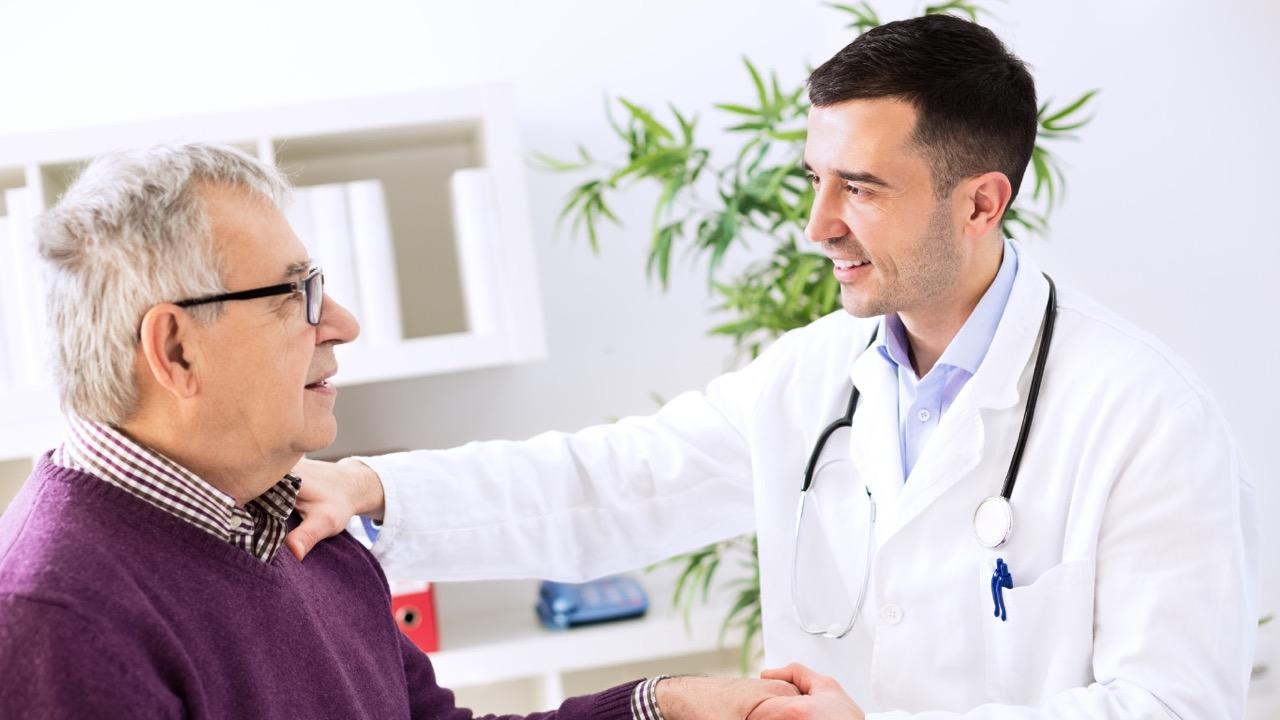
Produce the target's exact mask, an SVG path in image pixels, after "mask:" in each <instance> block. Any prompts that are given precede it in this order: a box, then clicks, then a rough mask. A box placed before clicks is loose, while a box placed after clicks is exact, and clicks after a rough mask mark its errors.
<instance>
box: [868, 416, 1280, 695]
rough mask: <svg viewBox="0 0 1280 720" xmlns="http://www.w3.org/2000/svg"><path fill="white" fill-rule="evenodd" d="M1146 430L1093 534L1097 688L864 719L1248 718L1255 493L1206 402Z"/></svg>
mask: <svg viewBox="0 0 1280 720" xmlns="http://www.w3.org/2000/svg"><path fill="white" fill-rule="evenodd" d="M1149 430H1150V432H1149V433H1148V434H1147V436H1146V440H1145V442H1143V443H1141V444H1140V446H1139V447H1138V449H1137V451H1136V452H1135V453H1134V456H1133V457H1132V459H1131V461H1130V462H1129V464H1128V467H1127V469H1126V470H1125V472H1123V473H1122V474H1121V476H1120V477H1119V478H1118V479H1117V480H1116V482H1115V484H1114V486H1113V488H1112V489H1111V494H1110V497H1109V499H1108V500H1107V504H1106V511H1105V514H1104V516H1103V524H1102V526H1101V533H1100V537H1099V538H1098V551H1097V575H1096V591H1095V598H1094V603H1095V608H1094V612H1095V614H1094V618H1095V620H1094V635H1093V676H1094V678H1095V682H1094V683H1093V684H1091V685H1089V686H1087V687H1080V688H1073V689H1069V690H1066V691H1063V692H1061V693H1058V694H1057V695H1054V696H1052V697H1050V698H1046V699H1045V700H1044V701H1043V702H1042V703H1041V704H1040V705H1037V706H1013V705H999V704H989V705H982V706H979V707H977V708H974V709H972V710H970V711H969V712H964V713H953V712H884V713H870V714H868V715H867V718H868V720H957V719H960V718H963V719H965V720H977V719H979V718H982V719H990V720H1050V719H1052V720H1068V719H1070V720H1090V719H1092V720H1102V719H1104V718H1105V719H1107V720H1120V719H1122V718H1124V719H1130V718H1133V719H1137V718H1143V719H1144V720H1146V719H1148V718H1160V719H1165V718H1176V719H1178V720H1202V719H1204V720H1207V719H1208V718H1224V719H1226V718H1241V717H1243V716H1244V705H1245V698H1246V696H1247V694H1248V688H1249V677H1250V670H1251V665H1252V662H1253V649H1254V641H1255V636H1256V633H1257V623H1258V610H1257V597H1256V594H1257V570H1258V558H1257V552H1258V535H1257V516H1256V513H1257V507H1256V499H1255V494H1256V493H1255V490H1254V487H1253V486H1252V485H1251V484H1250V483H1249V481H1248V480H1247V479H1246V478H1245V477H1244V473H1243V469H1242V467H1241V464H1240V460H1239V457H1238V454H1237V452H1236V450H1235V448H1234V445H1233V442H1232V440H1231V437H1230V433H1229V431H1228V430H1227V428H1226V426H1225V423H1224V422H1223V420H1222V418H1221V416H1220V415H1219V413H1218V412H1217V411H1216V410H1215V409H1213V406H1212V401H1210V400H1209V399H1207V398H1203V397H1197V398H1195V399H1192V400H1190V401H1188V402H1185V403H1183V404H1182V405H1181V406H1179V407H1178V408H1177V409H1176V410H1174V411H1172V412H1171V413H1168V414H1166V415H1165V417H1164V418H1163V419H1162V420H1161V421H1160V422H1159V423H1157V425H1156V426H1154V427H1152V428H1150V429H1149ZM922 682H927V680H922ZM854 700H855V701H856V700H857V698H854Z"/></svg>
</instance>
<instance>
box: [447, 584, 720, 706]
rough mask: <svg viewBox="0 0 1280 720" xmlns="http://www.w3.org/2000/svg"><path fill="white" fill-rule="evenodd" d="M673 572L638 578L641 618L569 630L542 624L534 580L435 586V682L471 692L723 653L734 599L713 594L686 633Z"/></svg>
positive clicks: (536, 585)
mask: <svg viewBox="0 0 1280 720" xmlns="http://www.w3.org/2000/svg"><path fill="white" fill-rule="evenodd" d="M668 570H669V569H664V570H661V571H658V572H654V573H635V574H634V575H635V576H636V577H638V578H639V579H640V581H641V583H642V584H643V585H644V586H645V590H646V591H647V592H648V593H649V612H648V613H647V614H646V615H645V616H644V617H642V618H637V619H633V620H623V621H620V622H614V623H607V624H602V625H593V626H587V627H582V628H574V629H572V630H567V631H556V630H548V629H546V628H544V627H542V626H541V625H540V624H539V623H538V619H537V616H536V614H535V613H534V605H535V603H536V602H537V593H538V583H537V581H535V580H520V581H501V582H496V581H495V582H477V583H442V584H437V585H436V586H435V594H436V612H437V619H438V622H439V627H440V647H441V649H440V650H439V651H438V652H434V653H431V662H432V664H433V665H434V666H435V671H436V676H437V677H438V678H439V680H440V684H441V685H442V686H444V687H468V686H474V685H485V684H490V683H497V682H503V681H508V680H515V679H520V678H530V677H538V676H545V675H548V674H558V673H565V672H573V671H575V670H585V669H588V668H595V667H601V666H609V665H622V664H626V663H632V662H640V661H645V660H655V659H660V658H664V657H676V656H681V655H692V654H696V653H703V652H711V651H714V650H717V649H720V648H721V646H720V645H719V643H718V640H719V637H718V636H719V633H720V624H721V622H722V621H723V620H724V617H725V615H726V613H727V612H728V610H729V607H730V603H731V600H732V598H730V597H729V595H728V593H726V592H721V593H718V594H717V593H716V592H715V590H713V591H712V595H711V600H710V602H709V603H707V604H706V605H699V606H698V607H697V608H695V609H694V610H693V612H692V613H690V622H689V627H688V630H686V627H685V622H684V618H683V616H682V615H681V613H679V612H678V611H676V610H674V609H672V607H671V590H672V588H673V587H674V573H673V572H670V571H668ZM726 579H728V578H718V579H717V583H716V584H717V585H720V584H721V583H722V582H724V581H725V580H726ZM734 637H735V636H734V635H733V634H732V633H731V634H730V635H729V637H728V638H727V641H732V640H733V639H734Z"/></svg>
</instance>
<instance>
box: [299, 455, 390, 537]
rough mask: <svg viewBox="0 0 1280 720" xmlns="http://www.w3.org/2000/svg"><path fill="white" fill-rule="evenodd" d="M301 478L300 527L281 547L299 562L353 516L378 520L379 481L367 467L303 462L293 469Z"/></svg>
mask: <svg viewBox="0 0 1280 720" xmlns="http://www.w3.org/2000/svg"><path fill="white" fill-rule="evenodd" d="M293 473H294V474H295V475H297V476H298V477H300V478H302V486H301V487H300V488H299V489H298V504H297V509H298V513H299V514H300V515H302V524H300V525H298V527H296V528H294V529H293V530H291V531H290V532H289V534H288V535H286V536H285V539H284V544H285V545H286V546H287V547H288V548H289V551H290V552H292V553H293V555H294V557H296V558H298V560H302V559H303V558H304V557H306V555H307V553H309V552H311V548H314V547H315V546H316V544H317V543H319V542H320V541H321V540H324V539H325V538H328V537H332V536H334V535H337V534H338V533H340V532H342V531H343V530H344V529H346V527H347V523H349V522H351V518H353V517H355V516H356V515H367V516H369V517H371V518H373V519H374V520H379V519H381V518H382V512H383V494H382V481H381V480H380V479H379V478H378V474H377V473H376V472H374V471H373V470H372V469H371V468H370V467H369V466H368V465H365V464H364V463H362V462H360V461H359V460H355V459H352V458H345V459H342V460H339V461H338V462H336V463H332V462H322V461H320V460H307V459H303V460H302V461H300V462H299V463H298V464H297V465H296V466H294V468H293Z"/></svg>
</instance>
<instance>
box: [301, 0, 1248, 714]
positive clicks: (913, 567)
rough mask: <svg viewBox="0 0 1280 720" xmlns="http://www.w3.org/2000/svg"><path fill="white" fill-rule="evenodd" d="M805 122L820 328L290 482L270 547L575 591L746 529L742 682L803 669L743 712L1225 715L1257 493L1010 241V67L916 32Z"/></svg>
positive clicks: (1020, 137)
mask: <svg viewBox="0 0 1280 720" xmlns="http://www.w3.org/2000/svg"><path fill="white" fill-rule="evenodd" d="M809 97H810V100H811V101H812V104H813V109H812V110H811V112H810V114H809V119H808V140H807V144H806V147H805V155H804V159H805V166H806V168H807V170H808V172H809V175H810V179H811V181H812V183H813V185H814V188H815V190H816V199H815V201H814V205H813V210H812V217H811V218H810V221H809V225H808V229H807V235H808V239H809V240H810V241H812V242H813V247H814V248H815V249H816V250H820V251H821V252H822V253H824V254H825V255H827V256H828V257H830V258H831V261H832V272H834V273H835V274H836V277H837V278H838V279H839V281H840V284H841V299H842V303H843V306H844V311H843V312H837V313H833V314H832V315H830V316H827V317H825V318H822V319H821V320H818V321H817V322H815V323H813V324H811V325H809V326H807V327H804V328H801V329H798V330H795V331H793V332H790V333H787V334H786V335H785V336H783V337H782V338H780V339H779V340H778V341H777V342H775V343H774V344H773V345H772V346H771V347H770V348H769V349H768V350H766V351H765V352H764V353H763V354H761V356H760V357H759V358H758V359H756V360H755V361H754V362H752V363H751V364H750V365H749V366H747V367H746V368H744V369H743V370H740V371H738V372H733V373H729V374H727V375H724V376H722V377H719V378H717V379H715V380H713V381H712V382H711V383H710V384H709V385H708V386H707V388H706V389H705V390H704V391H702V392H689V393H686V394H683V395H681V396H679V397H677V398H675V399H674V400H672V401H671V402H670V403H668V404H667V405H666V406H665V407H663V408H662V409H661V410H660V411H658V412H657V413H656V414H654V415H652V416H649V417H638V418H627V419H624V420H621V421H619V422H617V423H615V424H613V425H608V426H601V427H593V428H588V429H585V430H582V431H580V432H577V433H573V434H564V433H547V434H543V435H539V436H537V437H535V438H533V439H531V440H528V441H525V442H485V443H471V444H469V445H466V446H464V447H460V448H455V449H452V450H442V451H418V452H410V453H401V454H395V455H387V456H383V457H376V458H360V459H348V460H345V461H342V462H340V463H338V464H337V465H327V464H321V463H306V464H304V465H303V466H301V467H300V468H299V471H300V473H301V474H302V475H303V477H304V478H305V483H304V485H303V498H302V500H300V502H299V507H300V508H301V509H302V511H303V512H304V514H306V515H307V519H306V522H305V523H304V524H303V525H302V526H301V527H300V528H299V529H298V530H296V531H295V532H294V534H293V535H292V536H291V537H290V538H289V540H288V542H289V544H290V547H292V548H293V550H294V551H295V553H297V554H300V555H301V554H305V552H306V551H307V549H308V548H309V547H310V546H311V545H312V543H314V542H315V539H316V538H317V537H320V536H323V535H326V534H329V533H331V532H337V531H339V530H340V529H341V528H342V527H343V526H344V525H345V524H346V520H347V519H348V518H349V517H350V516H351V515H353V514H363V515H366V516H368V517H372V518H379V519H380V520H381V523H382V524H381V529H380V532H379V533H378V534H377V539H376V542H375V543H374V552H375V553H376V554H377V555H378V556H379V558H380V559H381V560H382V562H383V563H384V564H385V565H386V566H387V567H388V568H389V569H390V570H391V571H392V572H394V573H396V574H408V575H412V574H419V575H421V576H424V577H431V578H434V579H439V580H460V579H473V578H498V577H529V576H541V577H550V578H559V579H568V580H581V579H586V578H590V577H595V576H599V575H604V574H607V573H612V572H616V571H621V570H627V569H632V568H637V567H641V566H644V565H646V564H648V563H652V562H654V561H657V560H659V559H662V558H666V557H668V556H671V555H673V554H676V553H680V552H684V551H688V550H692V549H694V548H697V547H700V546H702V545H704V544H706V543H710V542H714V541H717V540H722V539H725V538H729V537H733V536H736V535H739V534H742V533H747V532H751V531H755V532H756V533H758V537H759V548H760V572H761V582H762V587H761V602H762V604H763V611H764V637H765V654H766V663H768V664H771V665H775V666H776V665H778V664H781V663H784V662H794V661H798V662H802V663H804V665H791V666H787V667H786V668H784V669H782V670H775V671H768V673H767V674H769V675H770V676H771V677H777V678H782V679H786V680H790V681H793V682H795V683H796V684H797V686H799V687H800V689H801V690H802V691H804V692H806V693H807V694H806V695H805V696H802V697H796V698H784V699H777V700H771V701H768V702H765V703H763V704H762V705H760V706H759V707H758V708H756V712H755V713H754V715H753V717H762V718H772V717H822V718H861V717H863V713H864V711H865V712H867V713H869V715H867V717H873V718H877V719H882V720H889V719H894V720H903V719H906V718H918V719H919V720H943V719H944V718H946V719H950V718H1027V719H1029V718H1064V719H1065V718H1071V719H1073V720H1080V719H1083V718H1099V719H1100V718H1183V719H1185V720H1190V719H1192V718H1195V719H1197V720H1201V719H1208V718H1214V719H1217V718H1239V717H1241V716H1242V714H1243V712H1244V710H1243V708H1244V702H1245V695H1246V691H1247V684H1248V680H1249V668H1250V662H1251V659H1252V655H1253V636H1254V629H1255V625H1256V622H1257V614H1256V610H1255V584H1256V583H1255V576H1256V569H1257V558H1256V552H1257V539H1256V510H1255V504H1254V494H1255V492H1254V488H1253V486H1252V485H1251V484H1250V483H1249V481H1248V480H1247V479H1245V478H1244V475H1243V472H1242V468H1241V466H1240V460H1239V457H1238V455H1237V451H1236V449H1235V447H1234V445H1233V441H1232V438H1231V435H1230V432H1229V430H1228V428H1227V426H1226V423H1225V422H1224V420H1223V418H1222V415H1221V413H1220V412H1219V410H1218V408H1217V405H1216V404H1215V403H1214V401H1213V399H1212V398H1211V397H1210V396H1209V395H1208V393H1207V391H1206V390H1205V388H1204V386H1203V385H1202V384H1201V383H1200V381H1199V380H1197V379H1196V378H1195V376H1194V375H1193V373H1192V372H1191V371H1190V370H1189V369H1188V368H1187V367H1186V366H1185V365H1184V364H1183V363H1182V362H1181V361H1180V360H1179V359H1177V358H1176V357H1174V355H1173V354H1172V353H1171V352H1170V351H1169V350H1168V349H1166V348H1165V347H1164V346H1163V345H1161V344H1160V343H1159V342H1158V341H1157V340H1155V339H1154V338H1152V337H1151V336H1149V335H1147V334H1146V333H1144V332H1142V331H1140V330H1138V329H1136V328H1134V327H1133V326H1131V325H1129V324H1128V323H1126V322H1125V321H1124V320H1122V319H1120V318H1118V317H1116V316H1115V315H1114V314H1112V313H1111V312H1109V311H1108V310H1107V309H1105V308H1103V307H1101V306H1099V305H1098V304H1096V303H1094V302H1092V301H1091V300H1089V299H1087V298H1086V297H1084V296H1082V295H1080V294H1079V293H1077V292H1074V291H1072V290H1071V289H1070V288H1068V287H1064V286H1062V285H1058V286H1057V287H1056V288H1055V286H1054V284H1053V283H1052V282H1051V281H1050V279H1049V278H1047V277H1046V276H1045V275H1044V274H1042V272H1041V270H1040V269H1039V268H1038V267H1037V266H1036V263H1035V261H1034V259H1033V258H1032V257H1031V255H1030V253H1029V252H1028V251H1027V249H1026V248H1024V247H1022V246H1020V245H1018V244H1016V243H1011V242H1007V241H1004V240H1002V234H1001V221H1002V218H1003V216H1004V213H1005V211H1006V210H1007V208H1008V207H1009V204H1010V202H1012V200H1013V198H1014V197H1015V196H1016V195H1017V192H1018V188H1019V185H1020V184H1021V181H1022V178H1023V171H1024V170H1025V168H1026V166H1027V163H1028V160H1029V158H1030V155H1031V151H1032V147H1033V144H1034V141H1035V134H1036V126H1037V123H1036V99H1035V88H1034V84H1033V81H1032V79H1031V76H1030V75H1029V73H1028V72H1027V70H1026V68H1025V67H1024V65H1023V63H1022V62H1021V61H1019V60H1018V59H1017V58H1016V57H1014V56H1013V55H1011V54H1010V53H1009V52H1008V51H1007V50H1006V48H1005V47H1004V46H1003V45H1002V44H1001V43H1000V41H999V40H998V39H997V38H996V37H995V36H994V35H993V34H992V33H991V32H990V31H988V30H986V29H984V28H982V27H980V26H978V25H976V24H973V23H970V22H966V21H963V20H959V19H956V18H953V17H947V16H940V15H931V16H926V17H922V18H917V19H914V20H906V21H902V22H895V23H889V24H887V25H885V26H883V27H880V28H878V29H875V30H872V31H870V32H868V33H866V34H865V35H863V36H861V37H859V38H858V39H857V40H855V41H854V42H853V43H851V44H850V45H849V46H848V47H846V48H844V49H843V50H841V51H840V52H839V53H837V54H836V55H835V57H833V58H831V60H829V61H828V62H827V63H825V64H824V65H822V66H821V67H819V68H818V69H817V70H815V71H814V73H813V75H812V76H811V78H810V80H809ZM1067 241H1068V240H1064V242H1067ZM1140 241H1142V242H1148V243H1150V244H1151V247H1152V249H1153V251H1157V250H1158V248H1159V243H1158V241H1157V240H1156V239H1154V238H1142V239H1140ZM1097 260H1098V262H1099V263H1100V264H1101V263H1105V262H1106V258H1098V259H1097ZM1194 278H1195V275H1194V266H1189V267H1188V279H1189V281H1190V282H1192V283H1194ZM1134 283H1135V284H1136V285H1140V284H1141V278H1135V279H1134ZM1209 333H1210V335H1211V334H1212V332H1211V330H1209ZM855 388H856V390H857V404H856V408H854V411H853V414H852V419H851V421H850V422H849V423H843V422H833V421H836V420H839V419H841V418H843V417H845V416H846V415H847V414H848V412H849V410H850V405H851V402H850V401H851V399H852V395H853V390H854V389H855ZM1033 410H1034V412H1032V411H1033ZM828 430H829V432H825V431H828ZM824 435H825V440H824V441H823V442H821V447H820V448H818V446H819V444H820V442H819V441H820V439H821V438H820V436H824ZM1020 437H1021V438H1022V439H1021V440H1020ZM815 450H817V451H816V452H815ZM811 456H813V457H812V458H811ZM807 469H808V470H809V472H806V470H807ZM806 478H808V480H807V481H806ZM805 483H807V484H808V491H807V492H806V493H805V494H804V497H805V501H804V511H803V514H801V515H799V520H798V517H797V516H798V513H797V505H798V503H799V501H800V498H801V486H802V484H805ZM984 501H986V502H984ZM980 505H982V510H979V506H980ZM809 668H813V670H811V669H809ZM819 673H821V674H819ZM659 687H661V685H659ZM787 713H791V714H787Z"/></svg>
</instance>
